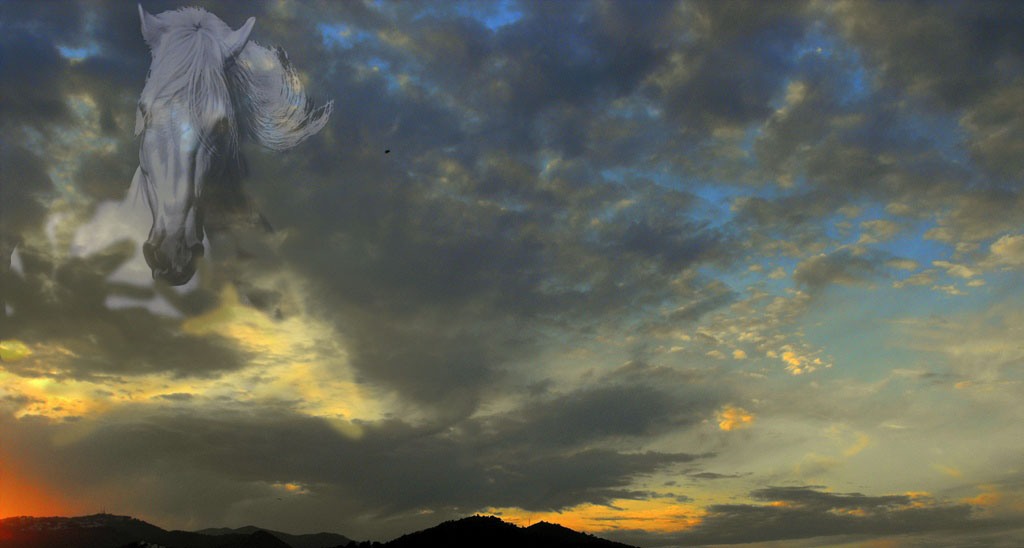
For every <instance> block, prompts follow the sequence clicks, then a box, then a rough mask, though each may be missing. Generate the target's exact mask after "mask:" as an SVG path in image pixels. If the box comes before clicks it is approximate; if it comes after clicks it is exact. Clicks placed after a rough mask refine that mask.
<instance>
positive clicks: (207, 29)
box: [132, 6, 332, 285]
mask: <svg viewBox="0 0 1024 548" xmlns="http://www.w3.org/2000/svg"><path fill="white" fill-rule="evenodd" d="M139 17H140V19H141V23H142V36H143V38H144V39H145V41H146V43H147V44H148V45H149V47H150V50H151V51H152V55H153V62H152V65H151V67H150V72H149V77H148V78H147V81H146V86H145V88H144V89H143V92H142V96H141V98H140V99H139V104H138V111H137V116H136V124H135V131H136V134H138V135H140V136H141V144H140V151H139V169H138V170H137V171H136V174H135V178H134V179H133V181H132V186H133V189H134V190H136V191H139V190H141V193H142V195H143V196H144V197H145V201H146V203H147V204H148V206H149V210H150V213H151V215H152V224H151V226H150V230H149V234H148V236H147V238H146V242H145V243H144V244H143V246H142V249H143V255H144V257H145V259H146V263H147V264H148V265H149V268H150V269H151V273H152V276H153V278H155V279H161V280H164V281H166V282H167V283H169V284H171V285H182V284H185V283H187V282H188V281H189V280H190V279H191V278H192V276H193V275H194V273H195V270H196V261H197V259H198V258H199V257H201V256H202V255H203V253H204V246H203V243H202V242H203V240H204V236H205V233H204V218H206V219H207V221H209V220H211V219H210V217H212V216H216V215H228V214H230V213H237V212H238V211H241V210H243V209H245V210H246V211H249V208H248V200H247V198H245V197H244V194H242V193H241V190H240V179H241V175H242V171H243V164H242V161H241V158H240V157H239V153H238V143H239V140H240V138H243V137H250V138H252V139H254V140H256V141H257V142H259V143H260V144H262V145H264V146H266V147H268V148H271V149H274V150H283V149H287V148H290V147H293V146H295V145H297V144H298V143H300V142H302V141H303V140H304V139H305V138H307V137H309V136H310V135H313V134H315V133H317V132H318V131H320V129H321V128H323V126H324V125H325V124H326V123H327V120H328V118H329V116H330V113H331V108H332V104H331V103H327V104H326V105H324V106H322V107H320V108H318V109H314V108H313V106H312V103H311V101H310V100H309V99H308V98H307V97H306V95H305V91H304V90H303V87H302V85H301V83H300V81H299V79H298V76H297V75H296V74H295V72H294V70H292V69H291V67H290V66H289V64H288V61H287V56H286V55H285V54H284V52H283V51H282V50H280V49H277V50H275V51H270V50H267V49H266V48H263V47H262V46H259V45H257V44H255V43H254V42H250V41H249V34H250V33H251V32H252V29H253V25H254V23H255V19H254V18H251V17H250V18H249V20H248V21H246V23H245V24H244V25H242V27H241V28H239V29H237V30H232V29H231V28H230V27H228V25H227V24H225V23H224V22H223V21H221V20H220V19H219V18H217V17H216V16H215V15H213V14H211V13H209V12H207V11H205V10H202V9H199V8H184V9H180V10H176V11H167V12H164V13H161V14H159V15H151V14H149V13H147V12H146V11H145V10H143V9H142V7H141V6H140V7H139ZM210 187H216V189H211V188H210ZM211 190H212V191H211ZM210 196H215V198H211V197H210ZM243 206H244V207H243ZM248 218H249V219H250V220H253V219H256V218H259V216H258V215H249V216H248ZM220 225H221V226H226V225H227V223H226V222H224V221H223V220H221V222H220Z"/></svg>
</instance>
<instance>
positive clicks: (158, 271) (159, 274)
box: [142, 242, 204, 285]
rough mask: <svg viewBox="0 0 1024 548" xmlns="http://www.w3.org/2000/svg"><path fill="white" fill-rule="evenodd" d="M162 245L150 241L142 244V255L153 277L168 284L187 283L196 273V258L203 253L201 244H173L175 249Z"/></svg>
mask: <svg viewBox="0 0 1024 548" xmlns="http://www.w3.org/2000/svg"><path fill="white" fill-rule="evenodd" d="M164 247H165V246H164V245H154V244H153V243H151V242H146V243H144V244H142V255H143V257H145V258H146V264H147V265H149V268H150V270H151V271H152V273H153V279H154V280H162V281H164V282H166V283H167V284H168V285H185V284H187V283H188V282H189V280H191V279H192V276H194V275H195V273H196V260H197V259H198V258H199V257H202V256H203V254H204V248H203V244H201V243H197V244H195V245H193V246H191V247H184V246H182V247H177V246H175V247H176V249H174V250H171V251H168V250H165V249H164Z"/></svg>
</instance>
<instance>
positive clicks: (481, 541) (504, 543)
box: [383, 516, 630, 548]
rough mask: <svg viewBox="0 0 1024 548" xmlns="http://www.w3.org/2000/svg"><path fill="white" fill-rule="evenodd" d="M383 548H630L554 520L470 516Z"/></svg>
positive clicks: (398, 540)
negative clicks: (532, 521) (520, 522)
mask: <svg viewBox="0 0 1024 548" xmlns="http://www.w3.org/2000/svg"><path fill="white" fill-rule="evenodd" d="M383 546H384V547H385V548H428V547H429V548H433V547H435V546H436V547H443V548H463V547H465V548H470V547H472V548H476V547H478V546H487V547H488V548H521V547H524V546H529V547H531V548H572V547H577V546H580V547H594V548H630V547H629V546H628V545H626V544H620V543H618V542H612V541H610V540H605V539H603V538H598V537H595V536H592V535H588V534H585V533H578V532H576V531H573V530H572V529H568V528H566V527H562V526H561V525H556V524H554V523H547V522H544V521H542V522H540V523H535V524H533V525H531V526H529V527H519V526H518V525H513V524H511V523H506V522H504V521H502V520H500V519H498V518H496V517H494V516H473V517H469V518H463V519H460V520H457V521H446V522H444V523H442V524H440V525H438V526H436V527H432V528H430V529H426V530H423V531H419V532H416V533H410V534H408V535H404V536H402V537H399V538H397V539H395V540H392V541H391V542H387V543H385V544H383Z"/></svg>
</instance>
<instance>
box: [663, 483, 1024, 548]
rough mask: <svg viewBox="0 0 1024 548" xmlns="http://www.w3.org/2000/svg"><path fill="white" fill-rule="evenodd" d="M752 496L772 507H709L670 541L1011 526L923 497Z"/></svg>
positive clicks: (791, 490)
mask: <svg viewBox="0 0 1024 548" xmlns="http://www.w3.org/2000/svg"><path fill="white" fill-rule="evenodd" d="M750 497H751V499H753V500H755V501H758V502H767V503H769V504H721V505H714V506H711V507H709V508H708V513H707V515H705V516H704V517H703V518H702V520H701V522H700V524H699V525H698V526H697V527H695V528H693V529H691V530H689V531H687V532H685V533H683V534H680V535H673V536H672V539H671V541H672V542H677V543H680V544H682V545H686V546H691V545H699V544H732V543H744V542H752V541H762V542H764V541H770V540H793V539H801V538H810V537H822V536H828V537H836V536H840V535H872V536H878V535H895V534H905V533H919V532H927V531H938V530H947V529H954V530H960V531H977V530H980V529H984V528H992V527H995V528H1003V527H1006V526H1007V525H1009V523H1007V522H1003V521H994V520H992V521H990V520H985V519H979V518H977V517H975V516H974V515H973V510H972V507H971V506H970V505H967V504H950V503H943V502H940V501H936V500H934V499H931V498H930V497H926V496H921V495H882V496H868V495H863V494H860V493H832V492H828V491H822V490H821V487H816V486H806V487H767V488H763V489H756V490H754V491H751V493H750Z"/></svg>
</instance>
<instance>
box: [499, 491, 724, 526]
mask: <svg viewBox="0 0 1024 548" xmlns="http://www.w3.org/2000/svg"><path fill="white" fill-rule="evenodd" d="M612 504H613V505H612V506H601V505H597V504H589V503H588V504H581V505H579V506H574V507H573V508H570V509H567V510H564V511H562V512H530V511H527V510H523V509H521V508H488V509H487V512H488V513H491V514H494V515H497V516H500V517H501V518H502V519H504V520H505V521H508V522H511V523H514V524H516V525H519V526H522V527H527V526H529V525H531V524H533V523H537V522H539V521H547V522H549V523H557V524H559V525H562V526H564V527H568V528H570V529H574V530H576V531H585V532H591V533H594V532H600V531H611V530H642V531H649V532H652V533H675V532H679V531H684V530H687V529H691V528H693V527H696V526H697V525H699V524H700V522H701V519H702V518H703V516H704V515H705V514H706V512H705V511H704V510H703V509H701V508H698V507H697V506H695V505H693V504H682V503H679V502H677V501H676V500H675V499H671V498H662V499H648V500H621V499H620V500H616V501H614V502H613V503H612Z"/></svg>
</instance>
